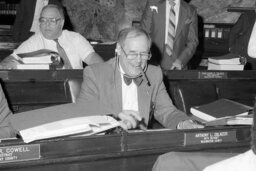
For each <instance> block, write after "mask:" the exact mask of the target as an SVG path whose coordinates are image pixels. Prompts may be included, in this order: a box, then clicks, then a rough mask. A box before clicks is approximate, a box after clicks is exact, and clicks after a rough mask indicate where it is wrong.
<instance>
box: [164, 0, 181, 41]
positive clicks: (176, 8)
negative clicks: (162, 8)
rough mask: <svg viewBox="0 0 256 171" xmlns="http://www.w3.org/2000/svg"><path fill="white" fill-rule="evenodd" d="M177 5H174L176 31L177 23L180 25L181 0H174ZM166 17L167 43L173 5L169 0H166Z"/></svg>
mask: <svg viewBox="0 0 256 171" xmlns="http://www.w3.org/2000/svg"><path fill="white" fill-rule="evenodd" d="M174 2H175V6H174V11H175V22H176V23H175V32H176V30H177V25H178V19H179V12H180V0H174ZM165 3H166V17H165V18H166V19H165V44H166V43H167V36H168V24H169V16H170V8H171V5H170V4H169V1H168V0H166V2H165Z"/></svg>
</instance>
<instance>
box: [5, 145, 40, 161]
mask: <svg viewBox="0 0 256 171" xmlns="http://www.w3.org/2000/svg"><path fill="white" fill-rule="evenodd" d="M36 159H40V144H29V145H19V146H6V147H0V163H7V162H17V161H28V160H36Z"/></svg>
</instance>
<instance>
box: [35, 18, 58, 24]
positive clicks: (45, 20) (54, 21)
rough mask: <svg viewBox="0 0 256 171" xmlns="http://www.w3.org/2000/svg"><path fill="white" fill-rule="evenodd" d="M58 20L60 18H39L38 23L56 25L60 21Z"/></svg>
mask: <svg viewBox="0 0 256 171" xmlns="http://www.w3.org/2000/svg"><path fill="white" fill-rule="evenodd" d="M60 20H61V18H44V17H40V18H39V22H40V23H41V24H46V23H49V24H52V25H56V24H57V23H58V21H60Z"/></svg>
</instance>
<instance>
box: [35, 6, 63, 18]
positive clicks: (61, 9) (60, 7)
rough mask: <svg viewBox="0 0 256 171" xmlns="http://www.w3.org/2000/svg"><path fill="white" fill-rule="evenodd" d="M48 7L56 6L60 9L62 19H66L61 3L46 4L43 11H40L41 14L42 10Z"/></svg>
mask: <svg viewBox="0 0 256 171" xmlns="http://www.w3.org/2000/svg"><path fill="white" fill-rule="evenodd" d="M46 8H55V9H57V10H58V11H59V14H60V17H61V19H63V20H64V19H65V16H64V10H63V7H62V6H60V5H55V4H48V5H46V6H44V7H43V9H42V11H41V13H40V16H41V15H42V12H43V11H44V10H45V9H46Z"/></svg>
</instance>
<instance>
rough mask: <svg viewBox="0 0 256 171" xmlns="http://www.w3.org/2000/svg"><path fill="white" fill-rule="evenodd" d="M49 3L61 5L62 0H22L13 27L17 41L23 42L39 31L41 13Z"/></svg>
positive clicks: (14, 37)
mask: <svg viewBox="0 0 256 171" xmlns="http://www.w3.org/2000/svg"><path fill="white" fill-rule="evenodd" d="M48 4H57V5H61V2H60V0H20V3H19V6H18V9H17V15H16V17H15V22H14V24H13V29H12V30H13V39H14V41H15V42H23V41H25V40H27V39H28V38H29V37H30V36H32V35H33V34H34V33H36V32H38V31H39V23H38V22H39V17H40V13H41V10H42V8H43V7H44V6H46V5H48ZM24 18H25V20H24Z"/></svg>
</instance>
